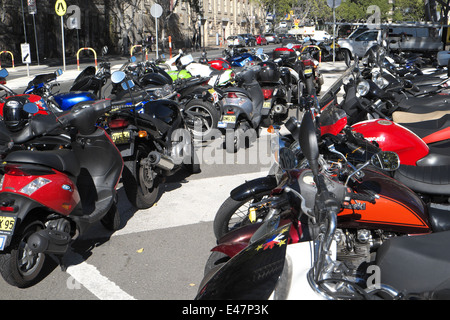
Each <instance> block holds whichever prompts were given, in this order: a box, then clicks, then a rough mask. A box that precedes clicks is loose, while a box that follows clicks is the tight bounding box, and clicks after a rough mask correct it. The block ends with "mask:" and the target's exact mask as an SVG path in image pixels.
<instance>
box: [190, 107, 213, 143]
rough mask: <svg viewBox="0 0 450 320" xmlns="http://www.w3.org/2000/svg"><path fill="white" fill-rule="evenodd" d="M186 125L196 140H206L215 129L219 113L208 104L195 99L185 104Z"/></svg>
mask: <svg viewBox="0 0 450 320" xmlns="http://www.w3.org/2000/svg"><path fill="white" fill-rule="evenodd" d="M184 110H185V112H186V113H187V114H188V118H187V119H186V125H187V127H188V129H189V130H190V131H191V132H192V135H193V136H194V138H196V139H202V140H208V139H209V138H210V137H211V135H212V134H213V130H214V129H216V128H217V124H218V122H219V112H218V110H217V109H216V108H215V107H214V105H213V104H212V103H210V102H207V101H203V100H199V99H195V100H192V101H190V102H189V103H188V104H186V107H185V109H184Z"/></svg>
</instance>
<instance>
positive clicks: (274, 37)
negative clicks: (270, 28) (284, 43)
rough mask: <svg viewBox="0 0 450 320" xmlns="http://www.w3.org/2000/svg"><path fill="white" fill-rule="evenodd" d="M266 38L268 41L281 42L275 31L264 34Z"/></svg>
mask: <svg viewBox="0 0 450 320" xmlns="http://www.w3.org/2000/svg"><path fill="white" fill-rule="evenodd" d="M264 38H266V40H267V43H279V42H280V41H279V39H278V36H277V35H276V34H275V33H266V34H264Z"/></svg>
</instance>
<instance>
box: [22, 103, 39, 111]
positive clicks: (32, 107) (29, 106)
mask: <svg viewBox="0 0 450 320" xmlns="http://www.w3.org/2000/svg"><path fill="white" fill-rule="evenodd" d="M23 111H25V112H28V113H31V114H35V113H36V112H38V111H39V108H38V106H37V105H36V104H35V103H32V102H28V103H25V105H24V106H23Z"/></svg>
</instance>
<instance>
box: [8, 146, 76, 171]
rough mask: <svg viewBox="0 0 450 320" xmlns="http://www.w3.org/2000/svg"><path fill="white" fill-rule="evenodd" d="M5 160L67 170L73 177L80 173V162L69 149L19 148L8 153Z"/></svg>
mask: <svg viewBox="0 0 450 320" xmlns="http://www.w3.org/2000/svg"><path fill="white" fill-rule="evenodd" d="M5 161H6V162H12V163H30V164H37V165H43V166H46V167H50V168H53V169H56V170H58V171H61V172H67V173H69V174H71V175H72V176H75V177H76V176H78V175H79V173H80V164H79V162H78V160H77V158H76V157H75V155H74V153H73V152H72V151H71V150H67V149H61V150H49V151H28V150H19V151H15V152H11V153H10V154H8V155H7V156H6V158H5Z"/></svg>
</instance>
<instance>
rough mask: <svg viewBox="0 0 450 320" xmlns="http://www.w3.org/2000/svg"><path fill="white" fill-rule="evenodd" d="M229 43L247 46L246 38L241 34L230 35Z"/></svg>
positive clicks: (236, 45) (230, 44) (232, 45)
mask: <svg viewBox="0 0 450 320" xmlns="http://www.w3.org/2000/svg"><path fill="white" fill-rule="evenodd" d="M227 45H228V46H229V47H245V40H244V38H242V37H241V36H229V37H228V38H227Z"/></svg>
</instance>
